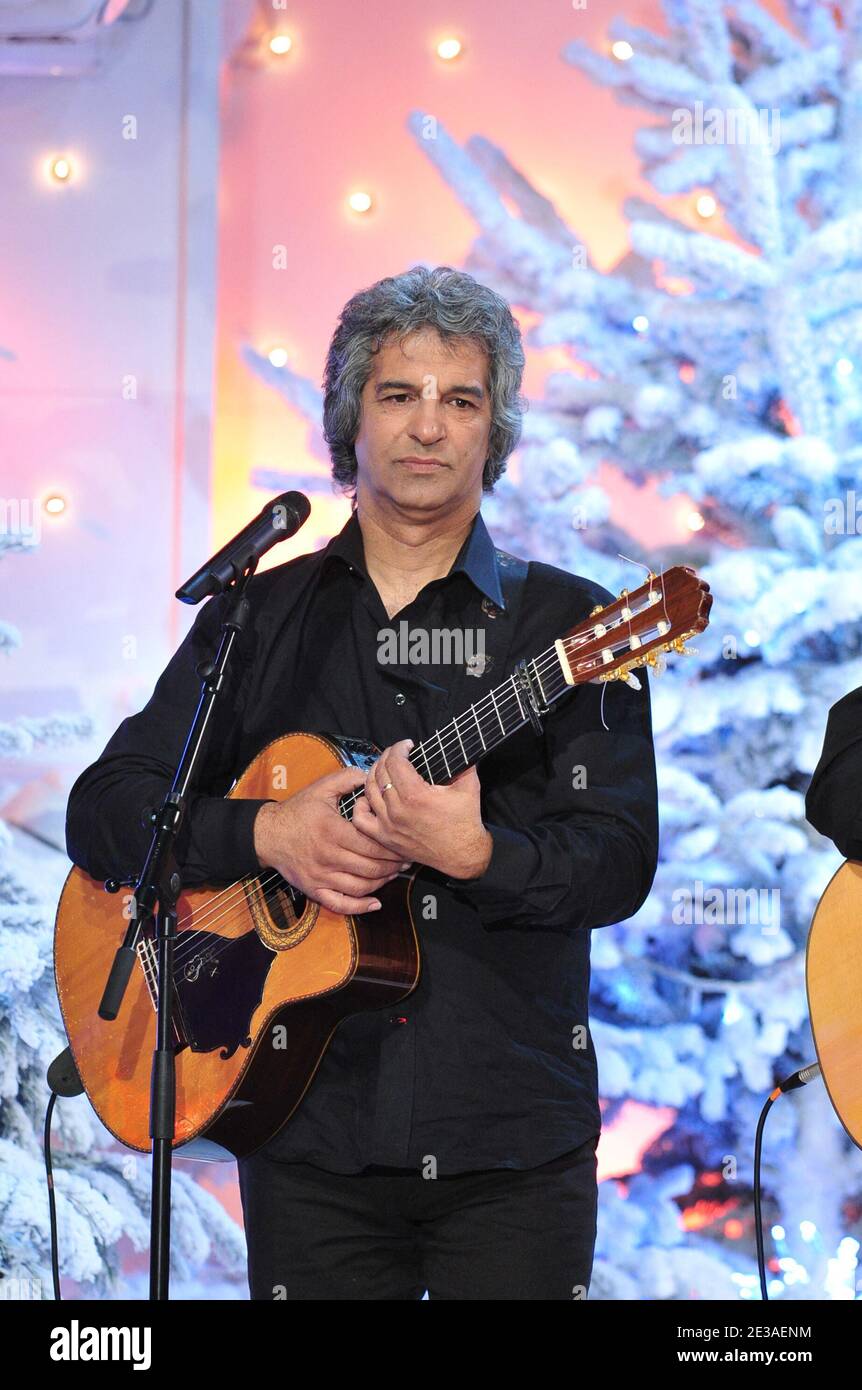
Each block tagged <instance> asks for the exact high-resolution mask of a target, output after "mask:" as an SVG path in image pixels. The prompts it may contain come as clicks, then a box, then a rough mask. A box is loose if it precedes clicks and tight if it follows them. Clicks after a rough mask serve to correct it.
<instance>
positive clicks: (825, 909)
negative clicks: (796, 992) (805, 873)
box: [805, 860, 862, 1148]
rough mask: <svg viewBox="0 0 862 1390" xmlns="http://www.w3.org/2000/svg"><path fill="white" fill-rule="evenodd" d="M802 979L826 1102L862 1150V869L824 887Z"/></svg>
mask: <svg viewBox="0 0 862 1390" xmlns="http://www.w3.org/2000/svg"><path fill="white" fill-rule="evenodd" d="M805 978H806V985H807V989H808V1008H809V1012H810V1015H811V1031H812V1033H813V1034H814V1043H815V1046H816V1048H817V1060H818V1062H819V1063H820V1069H821V1071H822V1074H823V1080H824V1083H825V1085H826V1089H827V1091H828V1093H829V1099H830V1100H831V1102H832V1105H833V1107H834V1109H835V1112H836V1114H837V1115H838V1118H839V1120H840V1121H841V1123H842V1124H843V1126H844V1128H845V1129H846V1131H847V1133H848V1134H849V1135H850V1138H851V1139H852V1140H853V1142H854V1144H856V1145H857V1147H859V1148H862V864H858V863H856V862H855V861H853V860H848V861H847V863H846V864H842V866H841V868H840V869H839V870H838V872H837V873H835V874H834V875H833V877H832V878H831V879H830V881H829V883H828V884H827V887H826V890H825V892H824V893H823V896H822V898H821V899H820V902H819V903H818V904H817V910H816V911H815V913H814V920H813V922H812V923H811V931H810V933H809V936H808V949H807V952H806V959H805Z"/></svg>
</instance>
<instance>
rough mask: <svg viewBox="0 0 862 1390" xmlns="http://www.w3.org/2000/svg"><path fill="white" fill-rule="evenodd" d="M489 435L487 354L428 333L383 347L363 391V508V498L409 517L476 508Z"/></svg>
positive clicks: (359, 446)
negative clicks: (387, 506) (407, 514)
mask: <svg viewBox="0 0 862 1390" xmlns="http://www.w3.org/2000/svg"><path fill="white" fill-rule="evenodd" d="M490 429H491V403H490V399H489V396H488V357H487V354H486V353H485V351H484V349H483V348H481V347H480V346H479V345H478V344H473V343H471V342H468V341H466V340H456V341H455V342H453V343H451V344H447V343H444V341H443V339H442V338H441V337H440V335H439V334H438V333H437V331H436V329H434V328H430V327H429V328H423V329H421V330H419V331H417V332H415V333H411V334H410V336H409V337H407V338H405V339H404V342H403V344H399V343H398V341H397V340H394V341H392V342H388V343H386V344H385V345H384V346H383V347H382V348H381V349H380V351H379V352H378V353H376V355H375V357H374V362H373V367H372V371H371V376H370V377H369V379H368V381H367V382H366V383H365V387H364V389H363V392H362V416H361V421H360V426H359V433H358V435H357V436H356V440H355V445H354V447H355V450H356V462H357V479H356V496H357V502H358V504H359V505H360V506H361V505H362V501H363V494H364V495H365V496H366V497H368V498H373V499H374V501H375V502H376V503H383V504H384V505H386V504H389V505H394V506H395V507H396V508H398V509H400V510H403V511H405V512H423V511H425V512H427V511H436V510H442V511H444V512H449V511H453V510H455V509H456V508H457V507H458V505H459V504H467V503H470V502H471V501H472V503H473V504H474V505H475V506H477V507H478V506H479V504H480V502H481V497H482V472H483V469H484V466H485V460H486V459H487V457H488V436H489V434H490ZM411 460H412V461H411ZM415 460H419V462H416V461H415Z"/></svg>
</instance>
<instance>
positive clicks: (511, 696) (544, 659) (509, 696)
mask: <svg viewBox="0 0 862 1390" xmlns="http://www.w3.org/2000/svg"><path fill="white" fill-rule="evenodd" d="M662 601H663V602H662V609H663V611H664V612H665V614H666V612H667V610H666V602H665V595H664V592H663V590H662ZM649 606H652V605H649ZM625 621H626V622H627V624H628V628H629V642H628V649H629V650H633V649H632V648H631V645H630V637H631V621H632V620H631V619H626V620H625ZM657 635H662V634H657ZM562 640H563V642H564V643H565V644H566V646H567V647H570V646H572V645H575V647H576V649H577V646H578V645H581V646H584V645H586V644H588V643H590V642H592V641H593V640H594V635H593V634H592V633H586V634H581V635H579V636H578V637H572V638H564V639H562ZM647 640H650V639H647ZM610 649H611V650H612V651H613V650H615V644H614V642H613V641H612V642H611V647H610ZM617 649H618V650H620V651H625V650H626V644H625V643H623V644H621V645H619V646H618V648H617ZM634 650H636V649H634ZM554 659H556V664H557V671H558V673H560V674H561V668H560V664H559V658H558V656H557V652H556V648H555V647H551V648H548V649H547V651H545V652H543V653H541V654H540V656H538V657H537V658H536V659H535V661H533V662H531V663H530V665H532V666H533V667H534V669H535V671H536V674H537V675H539V663H541V664H542V668H541V669H542V673H543V674H545V675H546V676H547V675H548V674H549V671H552V670H553V668H554ZM540 679H541V676H540ZM503 686H504V687H508V688H504V689H503V694H502V696H501V697H500V699H505V700H507V701H508V702H509V703H510V705H511V701H512V700H514V701H515V702H516V704H517V706H518V710H519V713H522V712H523V707H522V705H521V701H520V699H519V696H518V693H517V691H516V687H515V684H514V678H513V677H510V678H509V680H508V681H506V682H504V683H503ZM571 688H572V687H570V686H569V685H568V682H566V681H565V679H563V684H562V686H561V687H560V688H559V689H558V690H555V691H554V693H553V694H551V695H550V696H549V697H548V696H547V692H546V697H547V698H550V700H552V701H553V700H554V699H557V698H558V697H559V695H560V694H562V693H563V692H564V691H565V690H567V689H571ZM495 693H496V691H495ZM489 705H493V706H494V708H495V711H497V712H500V709H501V706H500V703H499V700H498V699H497V698H495V697H494V696H493V695H491V694H489V695H488V696H486V697H485V698H484V699H483V701H481V702H480V704H479V705H478V706H475V707H473V708H475V709H476V711H477V712H478V710H479V709H482V708H483V706H484V707H485V712H486V713H487V712H489V710H488V708H487V707H488V706H489ZM505 712H506V713H507V716H508V712H509V711H505ZM468 717H469V716H468V715H467V714H466V713H465V714H463V715H459V716H458V717H457V718H456V719H455V720H454V721H452V722H453V723H454V725H455V728H456V737H457V738H458V742H459V745H460V746H461V747H462V750H463V752H464V754H466V755H467V756H468V764H467V765H468V766H469V765H470V762H472V758H473V754H474V753H478V752H479V749H480V748H481V749H483V750H484V749H486V748H487V744H486V743H485V741H484V740H483V739H482V737H481V732H480V728H481V726H480V725H479V723H478V720H477V721H476V730H475V731H474V732H473V733H472V735H470V734H467V731H466V730H465V735H466V737H467V739H468V741H469V740H470V739H472V746H471V748H470V752H469V754H467V749H466V746H465V745H464V740H463V739H462V738H461V737H460V730H458V728H457V726H458V723H459V721H460V720H461V719H462V718H463V719H466V718H468ZM526 723H527V717H525V718H523V719H521V720H520V722H519V723H518V724H515V725H512V727H511V728H509V729H505V730H504V732H503V738H504V739H505V738H507V737H508V736H509V735H510V734H511V733H514V732H515V731H516V729H519V728H522V727H523V726H524V724H526ZM501 727H502V726H501ZM445 728H448V726H444V729H445ZM439 733H440V731H438V735H439ZM477 734H478V741H477ZM433 739H434V735H433V734H432V735H431V737H430V739H426V740H424V741H423V744H426V743H429V742H433ZM500 741H501V740H499V739H498V740H497V743H499V742H500ZM438 743H439V745H440V750H439V751H435V752H434V753H433V755H432V756H433V759H434V761H435V771H437V772H439V771H441V770H443V771H445V772H446V773H447V774H448V772H449V769H448V763H447V760H446V758H445V753H444V752H443V744H442V740H440V739H439V737H438ZM497 743H494V744H493V745H492V746H493V747H496V746H497ZM448 746H449V748H450V749H452V748H454V746H455V739H454V738H452V737H448ZM420 753H421V754H422V757H423V759H424V760H425V762H426V767H428V755H427V754H426V753H425V752H424V749H423V746H422V745H420V746H419V748H416V749H414V750H412V751H411V753H410V755H409V757H410V760H411V762H412V760H413V757H414V754H416V755H418V754H420ZM441 755H442V765H443V766H442V768H441V767H439V766H438V765H437V764H438V763H440V762H441ZM417 771H418V768H417ZM428 771H429V774H430V776H431V777H432V781H433V778H434V772H432V771H431V769H430V767H428ZM362 795H364V789H363V788H359V789H357V791H356V792H354V793H353V794H352V799H351V794H350V793H347V794H345V796H344V797H343V798H341V802H342V804H341V806H340V810H341V811H342V813H344V812H345V811H347V810H350V809H352V807H353V806H354V805H355V803H356V801H357V800H358V799H359V797H360V796H362ZM249 877H250V876H249ZM246 881H247V880H240V881H239V882H238V883H237V884H233V885H231V886H230V887H229V888H228V889H225V890H223V893H222V894H218V895H217V897H216V899H214V900H212V901H211V902H210V904H209V908H208V909H207V911H206V912H205V913H204V914H203V915H202V916H200V917H197V918H196V917H195V915H194V914H189V915H188V916H187V917H185V918H183V919H182V921H183V923H185V922H189V921H193V922H194V924H195V927H196V930H195V931H194V932H192V931H185V932H184V933H183V940H182V941H181V942H179V941H178V943H177V944H178V946H180V947H181V949H180V950H178V951H177V953H176V955H175V964H177V963H179V960H180V958H181V957H183V958H187V957H188V956H189V955H193V954H194V953H195V951H196V949H197V948H196V946H195V944H194V943H195V939H196V938H197V937H198V936H199V935H212V933H213V929H214V928H215V927H216V926H217V925H218V924H219V923H224V921H225V919H226V918H227V917H228V916H229V915H231V913H232V908H233V906H234V905H238V904H239V903H240V902H243V901H244V899H245V889H244V888H243V886H242V885H243V883H244V882H246ZM284 882H286V880H284V878H283V876H282V875H281V874H278V873H274V874H272V875H271V876H270V877H269V878H267V879H263V880H261V882H260V884H259V888H260V889H261V890H263V889H266V887H267V885H268V884H273V885H274V886H273V889H272V891H271V892H269V893H267V892H264V893H263V901H264V902H268V901H269V900H270V899H271V898H272V897H273V896H274V895H275V894H276V893H277V892H278V891H279V888H278V885H279V884H280V883H284ZM233 890H237V891H233ZM231 892H232V897H231V898H230V900H228V901H227V902H217V900H218V899H221V898H222V897H223V895H224V894H225V893H231ZM214 912H217V913H218V914H219V915H218V916H216V917H215V918H214V917H213V913H214ZM201 924H203V925H201ZM179 925H180V923H178V926H179ZM236 939H238V938H223V940H224V942H225V945H224V946H223V947H222V948H221V949H226V947H227V946H228V945H230V944H231V942H232V941H233V940H236ZM221 949H219V950H216V951H213V952H211V953H210V954H209V956H208V960H213V959H214V958H215V957H216V956H218V955H220V954H221Z"/></svg>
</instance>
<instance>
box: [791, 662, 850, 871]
mask: <svg viewBox="0 0 862 1390" xmlns="http://www.w3.org/2000/svg"><path fill="white" fill-rule="evenodd" d="M805 814H806V816H807V818H808V820H809V821H810V822H811V824H812V825H813V826H814V829H815V830H819V831H820V834H821V835H825V836H826V837H827V839H829V840H832V842H833V843H834V844H835V845H836V846H837V848H838V849H839V850H840V851H841V853H842V854H843V855H844V858H845V859H862V687H860V689H859V690H851V691H850V693H849V695H845V696H844V697H843V699H841V700H839V701H838V702H837V704H834V705H833V706H832V708H831V709H830V711H829V718H828V719H827V721H826V736H825V738H824V740H823V750H822V752H821V754H820V761H819V762H818V764H817V766H816V768H815V769H814V775H813V777H812V778H811V782H810V784H809V787H808V791H807V792H806V795H805Z"/></svg>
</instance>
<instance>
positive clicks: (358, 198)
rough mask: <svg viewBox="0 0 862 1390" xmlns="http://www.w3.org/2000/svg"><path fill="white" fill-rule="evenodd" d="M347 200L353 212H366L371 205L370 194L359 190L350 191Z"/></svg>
mask: <svg viewBox="0 0 862 1390" xmlns="http://www.w3.org/2000/svg"><path fill="white" fill-rule="evenodd" d="M347 201H348V203H349V205H350V206H351V207H352V209H353V211H354V212H368V211H369V209H370V207H371V194H370V193H361V192H357V193H351V195H350V197H349V198H348V200H347Z"/></svg>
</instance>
